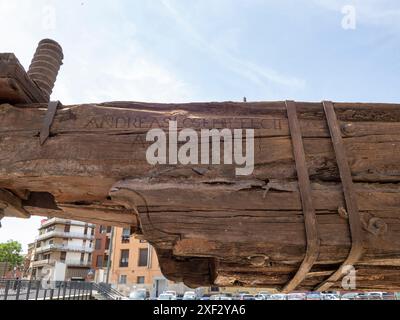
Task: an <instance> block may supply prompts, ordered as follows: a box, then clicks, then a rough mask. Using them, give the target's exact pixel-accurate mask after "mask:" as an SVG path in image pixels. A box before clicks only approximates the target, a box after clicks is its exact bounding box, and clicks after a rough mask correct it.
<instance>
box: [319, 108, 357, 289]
mask: <svg viewBox="0 0 400 320" xmlns="http://www.w3.org/2000/svg"><path fill="white" fill-rule="evenodd" d="M323 106H324V111H325V115H326V119H327V122H328V126H329V131H330V134H331V138H332V143H333V148H334V150H335V154H336V161H337V165H338V168H339V173H340V179H341V180H342V185H343V193H344V199H345V203H346V208H347V213H348V217H349V225H350V233H351V241H352V245H351V249H350V252H349V255H348V257H347V258H346V260H345V261H344V262H343V263H342V265H341V266H340V267H339V269H338V270H337V271H336V272H335V273H333V274H332V275H331V276H330V277H329V278H328V279H327V280H326V281H324V282H323V283H322V284H320V285H319V286H318V287H317V288H316V290H318V291H326V290H327V289H329V288H330V287H331V286H332V285H334V284H335V282H337V281H338V280H339V279H340V278H341V277H342V276H344V271H345V267H346V266H348V265H351V266H353V265H354V264H355V263H356V262H357V261H358V260H359V259H360V258H361V255H362V252H363V241H362V223H361V217H360V213H359V212H358V207H357V198H356V193H355V189H354V184H353V179H352V177H351V171H350V166H349V163H348V161H347V157H346V150H345V147H344V143H343V139H342V134H341V131H340V128H339V124H338V121H337V118H336V113H335V109H334V106H333V103H332V102H330V101H324V102H323Z"/></svg>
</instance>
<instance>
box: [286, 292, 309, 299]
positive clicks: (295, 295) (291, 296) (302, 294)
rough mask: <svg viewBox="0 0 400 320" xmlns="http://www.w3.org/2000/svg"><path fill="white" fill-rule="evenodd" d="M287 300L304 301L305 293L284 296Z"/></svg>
mask: <svg viewBox="0 0 400 320" xmlns="http://www.w3.org/2000/svg"><path fill="white" fill-rule="evenodd" d="M286 299H287V300H306V294H305V293H289V294H288V295H287V296H286Z"/></svg>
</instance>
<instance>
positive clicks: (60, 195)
mask: <svg viewBox="0 0 400 320" xmlns="http://www.w3.org/2000/svg"><path fill="white" fill-rule="evenodd" d="M297 106H298V116H299V122H300V126H301V130H302V134H303V143H304V148H305V152H306V163H307V167H308V170H309V174H310V178H311V188H312V199H313V204H314V207H315V210H316V215H317V226H318V230H319V233H320V241H321V248H320V254H319V257H318V260H317V263H316V264H315V266H314V267H313V269H312V270H311V273H310V275H308V276H307V278H306V280H305V281H303V283H302V284H301V285H300V287H298V289H312V288H313V287H315V286H316V285H318V284H319V283H321V282H322V281H323V280H325V279H326V278H328V276H329V275H330V274H332V273H333V272H335V271H336V269H337V268H338V267H339V266H340V263H341V262H343V261H344V260H345V259H346V257H347V255H348V252H349V250H350V248H351V238H350V234H349V226H348V221H347V220H346V217H345V216H344V215H343V212H342V211H341V208H343V207H345V202H344V197H343V189H342V186H341V183H340V176H339V173H338V170H337V164H336V158H335V153H334V150H333V147H332V143H331V138H330V134H329V130H328V128H327V125H326V120H325V118H324V114H323V109H322V105H321V104H320V103H298V104H297ZM335 110H336V113H337V115H338V118H339V122H340V126H341V128H342V136H343V137H344V145H345V147H346V151H347V154H348V161H349V164H350V168H351V172H352V177H353V180H354V182H355V187H356V195H357V201H358V203H359V209H360V212H361V214H362V218H363V224H364V227H363V228H364V229H363V230H364V231H363V237H364V242H365V247H366V252H365V254H364V255H363V257H362V259H361V260H360V261H359V263H358V264H357V266H358V268H360V270H362V272H363V276H362V278H361V280H360V286H361V287H362V288H380V286H381V285H382V282H381V281H380V280H379V281H375V280H374V276H373V274H374V273H380V274H382V275H384V276H385V279H387V278H386V277H388V279H389V278H390V279H391V280H390V281H392V282H391V284H390V286H389V287H388V288H389V289H391V288H393V289H395V288H400V281H399V280H398V279H397V280H396V278H395V277H394V276H393V275H394V274H395V272H396V271H395V270H398V269H399V268H400V250H399V248H400V234H399V231H398V230H400V224H399V223H400V220H399V218H400V212H399V209H398V208H399V206H400V188H399V185H398V182H399V181H400V166H399V163H400V152H399V151H400V135H399V134H397V133H398V132H400V131H399V130H398V129H399V128H400V105H390V104H354V103H336V104H335ZM0 114H1V117H0V128H1V129H0V187H1V188H3V189H7V190H9V191H10V192H12V193H13V194H20V195H21V197H22V196H23V195H25V197H26V199H25V200H23V201H22V204H23V208H24V209H25V210H26V211H28V212H30V213H31V214H39V215H50V216H60V217H69V218H76V219H80V220H84V221H88V220H91V221H96V222H101V223H105V224H114V225H119V226H122V225H123V226H127V225H131V226H133V227H134V229H135V230H136V232H137V233H138V234H141V237H143V238H145V239H147V240H149V241H150V242H151V243H152V244H153V245H154V246H155V247H156V249H157V251H158V252H159V256H160V261H161V265H162V270H163V272H164V273H165V274H166V275H167V276H168V277H169V278H171V279H177V280H178V279H180V280H182V279H183V280H184V281H185V282H186V283H188V284H190V285H205V284H217V285H221V286H230V285H244V286H249V285H254V286H263V287H266V286H267V287H268V286H269V287H274V288H278V289H279V288H282V287H283V286H284V285H285V284H286V283H287V281H289V280H290V278H291V277H292V276H293V275H294V274H295V273H296V270H297V268H298V267H299V265H300V264H301V262H302V259H303V257H304V254H305V248H306V237H305V229H304V220H303V213H302V204H301V201H300V194H299V190H298V185H297V181H296V179H297V176H296V168H295V163H294V157H293V152H292V146H291V138H290V133H289V125H288V120H287V116H286V112H285V104H284V102H271V103H268V102H259V103H232V102H226V103H204V104H202V103H193V104H147V103H133V102H132V103H128V102H125V103H104V104H95V105H74V106H64V107H62V108H61V109H59V110H58V111H57V113H56V116H55V118H54V122H53V124H52V127H51V134H50V137H49V139H48V140H47V141H46V143H45V144H44V145H43V146H41V145H40V142H39V131H40V128H41V126H42V121H43V119H44V117H45V114H46V105H18V106H16V105H12V104H2V105H1V106H0ZM168 120H177V122H178V127H179V129H181V128H185V127H193V128H195V129H196V130H200V129H201V128H223V127H227V128H231V129H233V128H255V150H256V151H255V170H254V172H253V174H252V175H250V176H243V177H237V176H236V175H235V170H234V166H232V165H223V164H221V165H157V166H153V165H150V164H149V163H148V162H147V161H146V157H145V154H146V150H147V147H148V146H149V145H150V144H151V143H150V142H147V141H146V139H145V137H146V132H147V131H148V130H149V129H151V128H162V129H167V127H168ZM21 190H22V191H23V190H25V191H24V192H22V191H21ZM163 261H166V262H163ZM199 261H203V262H201V263H200V262H199ZM195 266H197V267H196V268H195ZM200 266H202V267H201V268H200ZM205 270H208V271H207V272H208V273H207V272H206V271H205ZM368 270H369V271H368ZM360 272H361V271H360ZM368 275H370V277H369V276H368ZM385 284H386V280H385ZM338 286H340V282H338V283H337V284H335V286H334V287H338Z"/></svg>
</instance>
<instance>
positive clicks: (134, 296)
mask: <svg viewBox="0 0 400 320" xmlns="http://www.w3.org/2000/svg"><path fill="white" fill-rule="evenodd" d="M146 299H147V290H146V289H136V290H134V291H132V292H131V293H130V294H129V300H146Z"/></svg>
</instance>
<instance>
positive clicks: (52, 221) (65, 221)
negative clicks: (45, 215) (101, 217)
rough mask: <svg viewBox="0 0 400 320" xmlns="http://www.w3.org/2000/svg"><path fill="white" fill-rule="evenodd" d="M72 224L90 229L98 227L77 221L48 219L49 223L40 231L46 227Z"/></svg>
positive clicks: (45, 223)
mask: <svg viewBox="0 0 400 320" xmlns="http://www.w3.org/2000/svg"><path fill="white" fill-rule="evenodd" d="M57 223H58V224H71V225H75V226H85V225H87V226H88V227H90V228H94V227H95V226H96V225H94V224H92V223H86V222H82V221H76V220H68V219H61V218H51V219H48V220H47V221H45V222H43V223H42V225H41V226H40V229H43V228H45V227H48V226H51V225H52V224H57Z"/></svg>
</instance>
